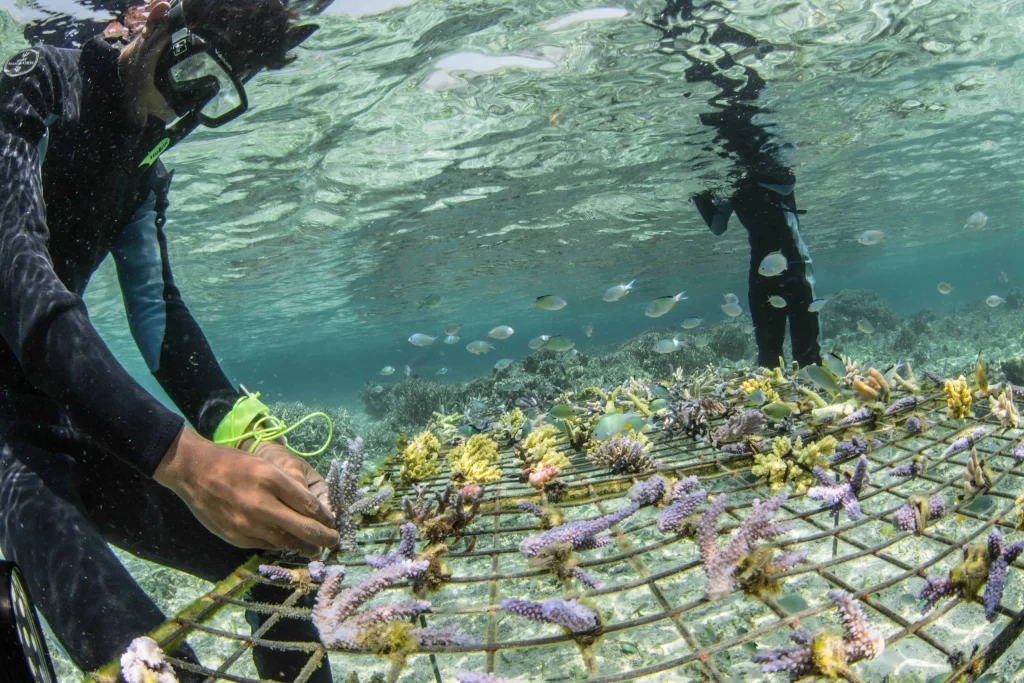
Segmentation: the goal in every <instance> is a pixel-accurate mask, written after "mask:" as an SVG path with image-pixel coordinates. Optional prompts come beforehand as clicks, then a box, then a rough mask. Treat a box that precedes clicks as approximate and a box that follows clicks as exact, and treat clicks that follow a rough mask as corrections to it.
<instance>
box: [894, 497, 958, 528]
mask: <svg viewBox="0 0 1024 683" xmlns="http://www.w3.org/2000/svg"><path fill="white" fill-rule="evenodd" d="M945 511H946V501H945V499H944V498H943V497H942V496H940V495H934V496H932V497H931V498H925V497H924V496H910V497H909V498H908V499H907V503H906V505H904V506H902V507H901V508H899V509H898V510H896V512H894V513H892V523H893V525H894V526H895V527H896V528H897V529H899V530H900V531H913V532H914V533H917V534H920V533H923V532H924V529H925V527H926V526H927V525H928V523H929V522H932V521H934V520H936V519H938V518H939V517H941V516H942V513H943V512H945Z"/></svg>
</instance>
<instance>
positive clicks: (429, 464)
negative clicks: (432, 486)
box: [401, 431, 441, 483]
mask: <svg viewBox="0 0 1024 683" xmlns="http://www.w3.org/2000/svg"><path fill="white" fill-rule="evenodd" d="M440 453H441V442H440V441H438V440H437V437H436V436H434V434H433V433H432V432H429V431H427V432H422V433H420V435H419V436H417V437H416V438H415V439H413V440H412V441H410V442H409V444H408V445H407V446H406V447H405V452H404V453H403V462H402V471H401V476H402V481H403V482H406V483H410V482H416V481H423V480H425V479H431V478H433V477H436V476H437V475H439V474H440V473H441V465H440V464H439V463H438V462H437V456H438V455H439V454H440Z"/></svg>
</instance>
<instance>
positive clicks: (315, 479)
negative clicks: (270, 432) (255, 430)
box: [239, 441, 331, 510]
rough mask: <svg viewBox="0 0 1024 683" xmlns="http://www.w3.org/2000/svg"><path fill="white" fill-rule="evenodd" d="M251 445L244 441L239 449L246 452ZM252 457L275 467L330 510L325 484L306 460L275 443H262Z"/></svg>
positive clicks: (249, 442)
mask: <svg viewBox="0 0 1024 683" xmlns="http://www.w3.org/2000/svg"><path fill="white" fill-rule="evenodd" d="M251 445H252V442H251V441H246V442H245V443H243V444H242V445H241V446H240V447H239V448H241V450H243V451H246V452H248V451H249V448H250V446H251ZM253 455H255V456H256V457H257V458H259V459H261V460H265V461H266V462H269V463H270V464H271V465H275V466H276V467H277V468H278V469H280V470H281V471H282V472H284V473H285V474H287V475H288V476H289V477H291V478H292V479H294V480H295V481H297V482H298V483H300V484H302V485H303V486H305V487H306V488H307V489H308V490H309V492H310V493H312V494H313V495H314V496H316V497H317V499H318V500H319V501H320V502H321V503H323V505H324V507H325V508H327V509H328V510H330V509H331V507H330V503H329V502H328V499H327V482H325V481H324V478H323V477H322V476H320V473H319V472H317V471H316V470H315V469H313V466H312V465H310V464H309V461H308V460H306V459H305V458H301V457H299V456H297V455H295V454H294V453H292V452H291V451H289V450H288V449H287V448H285V447H284V446H282V445H281V444H279V443H277V442H276V441H264V442H263V443H261V444H260V445H259V446H257V447H256V450H255V451H254V452H253Z"/></svg>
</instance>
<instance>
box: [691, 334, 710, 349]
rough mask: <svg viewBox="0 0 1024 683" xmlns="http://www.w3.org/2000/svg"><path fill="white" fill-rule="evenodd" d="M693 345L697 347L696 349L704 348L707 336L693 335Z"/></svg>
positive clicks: (706, 343)
mask: <svg viewBox="0 0 1024 683" xmlns="http://www.w3.org/2000/svg"><path fill="white" fill-rule="evenodd" d="M693 345H694V346H695V347H697V348H698V349H703V348H705V347H706V346H707V345H708V338H707V337H694V338H693Z"/></svg>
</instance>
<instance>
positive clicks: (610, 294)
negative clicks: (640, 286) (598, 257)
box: [602, 280, 636, 301]
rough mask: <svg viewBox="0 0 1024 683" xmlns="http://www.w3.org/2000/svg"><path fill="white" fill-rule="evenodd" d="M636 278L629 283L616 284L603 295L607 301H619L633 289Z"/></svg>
mask: <svg viewBox="0 0 1024 683" xmlns="http://www.w3.org/2000/svg"><path fill="white" fill-rule="evenodd" d="M634 282H636V280H632V281H630V283H629V284H628V285H615V286H614V287H609V288H608V289H606V290H605V292H604V296H603V297H602V298H603V299H604V300H605V301H618V300H619V299H621V298H622V297H624V296H626V295H627V294H629V293H630V292H631V291H633V283H634Z"/></svg>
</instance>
